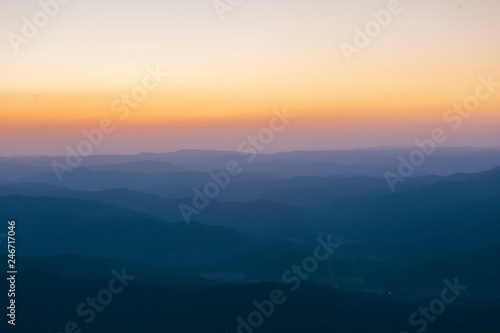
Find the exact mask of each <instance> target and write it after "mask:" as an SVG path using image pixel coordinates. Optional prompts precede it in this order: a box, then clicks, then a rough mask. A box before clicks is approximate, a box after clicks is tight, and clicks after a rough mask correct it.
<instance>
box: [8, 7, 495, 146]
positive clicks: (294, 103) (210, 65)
mask: <svg viewBox="0 0 500 333" xmlns="http://www.w3.org/2000/svg"><path fill="white" fill-rule="evenodd" d="M388 3H389V1H380V0H372V1H364V2H363V4H358V3H354V4H352V3H348V2H333V1H317V2H315V3H314V4H313V3H306V2H302V1H284V0H277V1H273V3H272V4H269V3H264V2H261V3H259V2H250V1H248V2H245V3H244V4H243V5H241V6H240V7H238V8H235V10H234V11H233V12H230V13H228V14H227V17H226V19H225V20H224V21H223V22H222V21H220V20H219V17H218V15H217V13H216V12H215V10H214V8H213V7H212V6H211V3H210V1H202V0H189V1H185V2H182V3H181V2H179V1H176V2H165V1H157V0H147V1H142V2H140V3H138V2H136V1H123V0H122V1H118V0H110V1H107V2H106V3H105V4H103V3H102V2H99V1H97V0H90V1H85V2H76V1H74V2H72V3H70V4H68V5H65V7H63V8H61V10H60V12H59V13H58V14H57V15H56V16H55V17H54V18H51V19H50V22H49V24H48V25H47V26H46V27H44V28H41V29H40V31H39V33H38V34H37V35H36V37H34V38H33V39H32V40H30V41H29V43H28V44H26V45H22V46H21V47H20V52H18V53H16V52H14V50H13V49H12V47H11V45H10V43H9V39H8V38H4V39H3V40H1V41H0V48H1V49H2V52H1V53H0V73H2V75H1V76H0V100H1V101H2V103H0V119H1V121H0V155H14V154H64V152H65V151H64V148H65V146H66V145H72V144H74V143H76V142H78V140H80V139H81V131H82V130H84V129H91V128H93V127H96V124H98V123H99V121H100V120H101V119H103V118H110V119H112V120H113V121H114V123H115V124H116V127H117V129H116V131H115V132H114V133H113V134H111V135H110V136H109V138H107V139H106V141H105V142H104V144H103V145H102V146H100V147H98V149H96V151H95V152H96V153H137V152H141V151H171V150H177V149H184V148H207V149H235V147H236V146H237V145H238V143H239V142H240V141H241V140H244V139H245V137H247V136H248V135H250V134H253V133H255V132H257V131H258V130H259V129H261V128H262V127H263V126H266V124H267V123H268V122H269V119H270V118H271V117H272V116H273V114H272V110H273V109H274V108H281V107H284V106H286V107H287V108H288V109H289V110H291V111H292V112H293V113H295V114H297V115H298V117H297V120H296V121H294V122H293V124H292V125H291V126H290V128H289V129H287V131H285V132H283V133H281V134H280V136H279V138H277V139H276V140H275V141H276V142H273V144H272V146H270V147H269V152H272V151H279V150H294V149H347V148H356V147H368V146H379V145H388V144H394V145H400V144H411V143H412V142H413V140H415V139H417V138H419V137H422V136H426V135H428V134H427V133H428V132H430V131H431V130H432V129H433V128H435V127H436V126H443V120H442V116H443V113H444V112H445V111H446V110H447V109H448V108H449V107H451V106H453V104H454V103H457V102H461V101H463V100H464V99H465V98H466V97H467V96H469V95H471V94H473V93H474V91H475V89H476V87H477V85H478V77H479V76H488V75H493V77H494V78H496V79H497V80H498V81H500V62H499V60H498V59H500V57H499V56H500V44H499V43H498V35H499V32H500V23H499V21H498V16H499V14H500V3H499V2H498V1H495V0H475V1H473V0H465V1H460V4H457V2H456V1H452V0H444V1H440V2H439V3H435V2H427V1H421V2H416V1H413V2H410V1H401V3H402V5H403V6H404V10H403V12H402V13H400V14H398V15H396V16H394V17H393V18H392V22H391V23H390V24H389V25H388V26H387V27H385V28H383V30H382V32H381V34H380V35H379V36H377V37H375V38H373V40H372V42H371V44H370V46H368V47H367V48H366V49H364V50H362V52H361V54H359V55H356V56H354V57H353V61H352V63H350V64H349V63H348V62H347V61H346V59H345V58H344V56H343V54H342V52H341V50H340V48H339V44H340V43H341V42H348V43H352V40H353V37H354V32H353V28H354V27H356V26H359V27H364V25H365V24H366V23H368V22H369V21H370V20H372V18H371V16H370V12H371V11H373V10H377V11H378V10H381V9H384V8H386V7H387V4H388ZM6 7H7V9H6V10H5V11H2V13H0V19H1V20H2V22H4V23H3V24H2V27H1V30H0V33H2V34H4V35H5V36H7V35H8V34H9V33H11V32H14V33H18V34H19V33H20V31H21V26H22V21H21V19H22V18H23V17H24V16H26V17H31V16H32V15H33V14H34V13H36V12H37V10H39V7H38V5H37V1H31V0H30V1H26V2H25V3H23V4H18V3H9V4H8V5H6ZM148 66H151V67H156V66H159V67H161V68H162V69H163V70H164V71H168V72H169V73H170V75H169V76H168V77H167V78H166V79H165V80H164V81H163V82H162V83H161V84H160V85H159V86H158V87H157V88H156V89H154V90H152V91H151V92H149V93H148V95H147V97H146V99H145V100H144V101H143V102H141V103H139V106H138V107H137V108H136V109H134V110H131V112H130V116H129V117H127V118H126V119H125V120H122V119H119V117H118V114H117V113H114V112H113V107H112V104H113V102H114V101H115V100H116V99H117V98H120V96H121V95H122V94H129V93H130V91H131V89H132V88H134V87H135V86H136V85H138V84H141V82H142V80H143V78H144V76H145V75H146V73H147V70H146V68H147V67H148ZM499 106H500V88H499V92H498V93H496V94H494V95H493V96H491V97H490V98H489V99H488V100H487V101H485V102H483V103H482V105H481V108H480V110H479V112H477V113H476V114H474V117H472V118H471V119H468V120H467V123H466V124H465V125H464V126H463V128H461V129H460V131H457V132H456V133H454V137H453V138H452V140H450V144H455V145H471V146H498V139H499V134H498V133H500V132H499V124H500V113H499V112H498V111H499Z"/></svg>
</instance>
